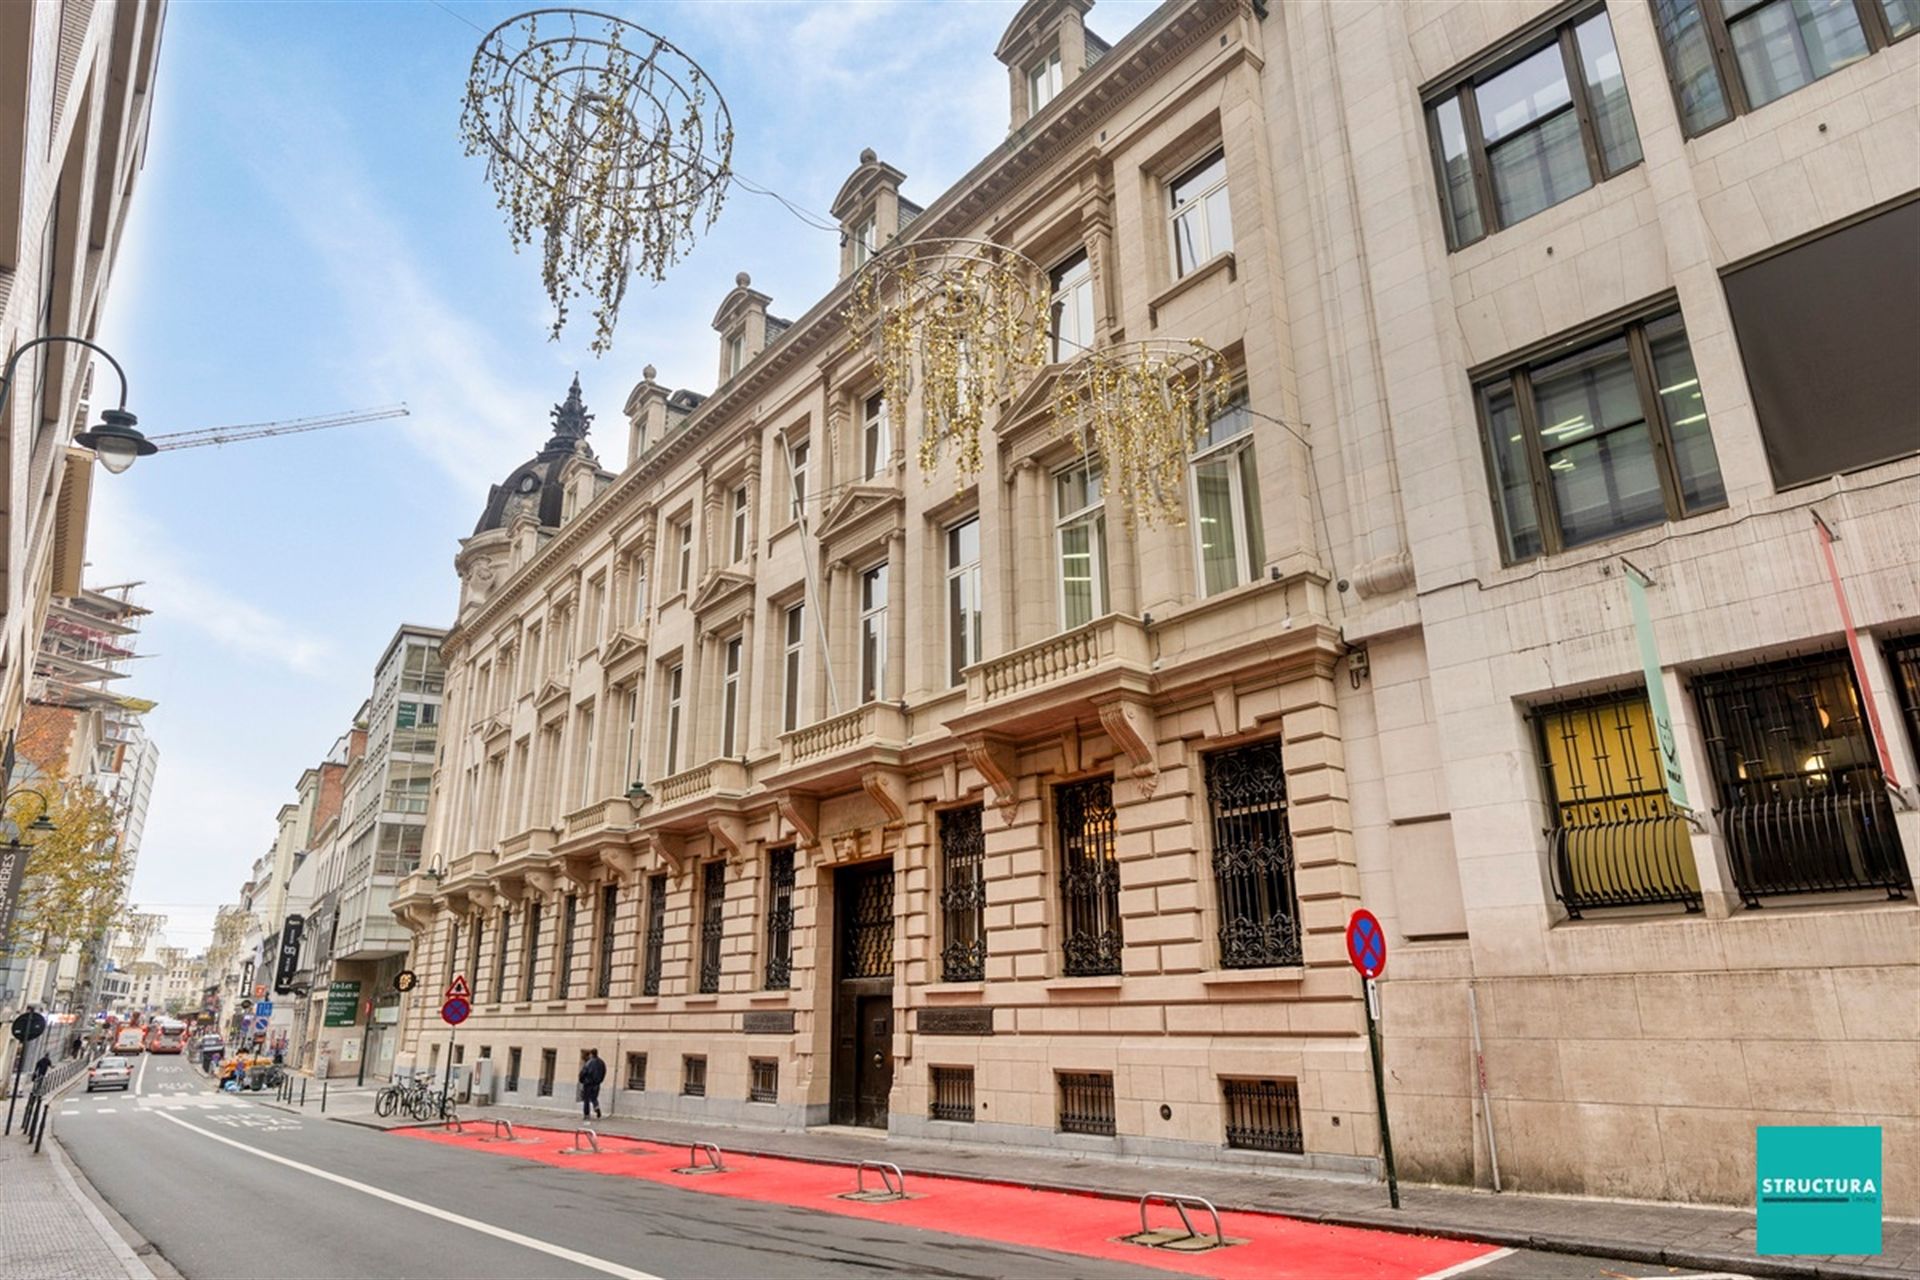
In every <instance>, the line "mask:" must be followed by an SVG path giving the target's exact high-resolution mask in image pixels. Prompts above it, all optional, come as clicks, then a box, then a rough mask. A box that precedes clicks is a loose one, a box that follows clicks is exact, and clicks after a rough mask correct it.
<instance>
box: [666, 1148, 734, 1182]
mask: <svg viewBox="0 0 1920 1280" xmlns="http://www.w3.org/2000/svg"><path fill="white" fill-rule="evenodd" d="M726 1171H727V1166H726V1162H725V1161H724V1160H723V1159H722V1158H721V1155H720V1148H719V1147H716V1146H714V1145H713V1144H712V1143H711V1142H695V1143H692V1144H690V1145H689V1146H688V1147H687V1167H686V1168H684V1169H675V1170H674V1172H675V1173H686V1174H698V1173H725V1172H726Z"/></svg>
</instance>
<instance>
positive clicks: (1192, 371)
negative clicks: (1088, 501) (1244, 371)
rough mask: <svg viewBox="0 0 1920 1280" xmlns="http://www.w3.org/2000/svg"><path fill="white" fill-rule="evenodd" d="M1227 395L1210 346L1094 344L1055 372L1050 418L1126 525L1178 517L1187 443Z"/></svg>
mask: <svg viewBox="0 0 1920 1280" xmlns="http://www.w3.org/2000/svg"><path fill="white" fill-rule="evenodd" d="M1232 395H1233V379H1232V377H1231V376H1230V374H1229V372H1228V370H1227V362H1226V360H1225V358H1224V357H1222V356H1221V354H1220V353H1219V352H1218V351H1215V350H1214V349H1213V348H1212V347H1210V346H1208V345H1207V344H1206V343H1204V342H1199V341H1186V342H1179V341H1169V340H1160V339H1149V340H1147V341H1143V342H1126V343H1121V344H1119V345H1118V346H1112V347H1100V348H1097V349H1095V350H1092V351H1088V352H1087V353H1086V354H1084V355H1082V356H1080V357H1079V358H1078V359H1077V360H1075V361H1074V362H1073V363H1072V364H1070V365H1068V366H1067V367H1066V368H1065V369H1063V370H1062V371H1061V373H1060V377H1059V380H1058V381H1056V382H1055V383H1054V389H1053V416H1054V421H1055V422H1056V423H1057V424H1059V426H1060V427H1061V428H1062V429H1063V430H1076V431H1078V432H1080V434H1081V446H1082V448H1083V449H1085V450H1086V451H1087V452H1088V453H1091V454H1098V455H1099V457H1100V460H1101V463H1102V465H1103V467H1104V468H1105V472H1106V478H1105V480H1104V482H1103V484H1104V487H1105V489H1106V491H1107V493H1108V494H1109V495H1114V496H1117V497H1118V498H1119V499H1120V506H1121V509H1122V510H1123V511H1124V512H1125V513H1126V522H1127V526H1128V527H1129V528H1131V527H1133V524H1134V522H1135V521H1136V520H1138V521H1144V522H1145V523H1146V524H1147V525H1148V526H1149V527H1151V526H1153V525H1155V524H1157V523H1159V522H1160V521H1161V520H1167V521H1169V522H1171V523H1174V524H1179V523H1181V522H1182V521H1184V520H1185V519H1186V474H1187V467H1188V463H1189V460H1190V459H1191V458H1192V456H1193V450H1194V446H1195V445H1196V444H1198V443H1199V441H1200V438H1201V436H1202V435H1203V434H1204V433H1205V431H1206V429H1207V425H1208V424H1209V423H1210V422H1212V421H1213V419H1214V417H1215V416H1216V415H1217V414H1218V413H1219V412H1220V411H1221V410H1222V409H1224V408H1225V407H1226V406H1227V404H1228V403H1229V402H1230V400H1231V398H1232Z"/></svg>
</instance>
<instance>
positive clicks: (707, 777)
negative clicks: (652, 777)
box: [647, 759, 747, 825]
mask: <svg viewBox="0 0 1920 1280" xmlns="http://www.w3.org/2000/svg"><path fill="white" fill-rule="evenodd" d="M746 793H747V766H746V765H745V764H743V763H742V762H740V761H738V760H728V759H722V760H709V761H707V762H706V763H705V764H697V765H694V766H693V767H692V768H691V769H682V770H681V771H680V772H679V773H676V774H672V775H670V776H668V777H665V778H661V779H660V780H659V781H657V782H655V783H654V784H653V803H652V804H651V805H650V806H649V807H648V809H647V819H648V823H649V825H672V822H671V819H673V818H678V817H683V816H686V815H688V814H691V813H692V812H693V811H694V810H697V809H700V808H703V807H705V806H707V805H709V804H712V803H715V802H728V801H734V800H738V799H739V798H740V797H742V796H744V795H746ZM727 807H731V805H728V806H727ZM662 818H667V819H669V821H668V822H666V823H660V822H659V820H660V819H662Z"/></svg>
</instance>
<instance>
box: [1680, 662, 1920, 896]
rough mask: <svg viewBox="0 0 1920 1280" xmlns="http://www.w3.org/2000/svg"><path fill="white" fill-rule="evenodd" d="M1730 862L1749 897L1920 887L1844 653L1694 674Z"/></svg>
mask: <svg viewBox="0 0 1920 1280" xmlns="http://www.w3.org/2000/svg"><path fill="white" fill-rule="evenodd" d="M1693 694H1694V700H1695V704H1696V705H1697V707H1698V709H1699V714H1700V725H1701V734H1702V737H1703V738H1704V740H1705V743H1706V747H1707V757H1708V762H1709V767H1710V768H1711V769H1712V772H1713V780H1714V789H1715V793H1716V795H1717V798H1718V799H1719V801H1720V805H1719V807H1718V808H1716V809H1715V810H1714V811H1713V812H1714V816H1715V817H1717V818H1718V819H1719V822H1720V830H1721V833H1722V835H1723V837H1724V839H1725V842H1726V850H1727V863H1728V867H1729V869H1730V870H1731V871H1732V873H1733V881H1734V885H1735V887H1736V888H1737V889H1738V891H1739V893H1740V897H1741V900H1742V901H1743V902H1744V903H1745V904H1746V905H1747V906H1748V907H1749V908H1753V907H1758V906H1760V905H1761V899H1762V898H1766V897H1770V896H1779V895H1782V894H1802V893H1842V892H1847V891H1851V890H1866V889H1880V890H1883V891H1885V893H1886V895H1887V896H1888V897H1889V898H1904V897H1906V896H1907V894H1908V893H1910V892H1912V890H1913V875H1912V872H1911V871H1910V870H1909V868H1908V867H1907V864H1906V858H1905V855H1904V853H1903V852H1902V850H1901V847H1900V837H1899V834H1898V833H1897V832H1896V830H1895V829H1894V816H1893V805H1892V803H1891V802H1890V800H1889V799H1888V795H1887V785H1886V778H1885V776H1884V775H1883V774H1882V773H1881V772H1880V767H1879V763H1878V761H1877V758H1876V755H1875V752H1874V747H1873V742H1872V740H1871V738H1870V737H1869V735H1868V731H1867V727H1866V724H1865V721H1864V719H1863V717H1862V714H1861V705H1862V704H1861V699H1860V691H1859V688H1858V687H1857V686H1856V685H1855V683H1854V679H1853V671H1852V669H1851V667H1850V666H1849V665H1848V663H1847V659H1846V658H1845V656H1844V655H1841V654H1832V653H1826V654H1814V655H1809V656H1806V657H1798V658H1790V659H1787V660H1786V661H1783V662H1773V663H1767V664H1765V665H1763V666H1756V667H1746V668H1741V669H1738V670H1733V671H1726V672H1721V673H1717V674H1714V675H1704V676H1701V677H1699V678H1698V679H1696V680H1695V681H1694V685H1693Z"/></svg>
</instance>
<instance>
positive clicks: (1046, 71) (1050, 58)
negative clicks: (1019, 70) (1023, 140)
mask: <svg viewBox="0 0 1920 1280" xmlns="http://www.w3.org/2000/svg"><path fill="white" fill-rule="evenodd" d="M1062 83H1063V82H1062V80H1061V74H1060V51H1059V50H1058V49H1055V50H1054V51H1053V52H1051V53H1049V54H1048V55H1047V56H1046V57H1044V58H1042V59H1041V60H1040V61H1039V62H1037V63H1035V64H1034V65H1033V66H1031V67H1029V68H1028V69H1027V114H1028V115H1029V116H1037V115H1039V114H1040V110H1041V108H1042V107H1045V106H1046V105H1047V104H1048V103H1049V102H1052V101H1053V100H1054V99H1055V98H1057V97H1059V96H1060V89H1061V87H1062Z"/></svg>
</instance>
